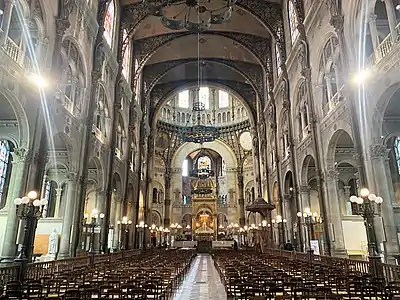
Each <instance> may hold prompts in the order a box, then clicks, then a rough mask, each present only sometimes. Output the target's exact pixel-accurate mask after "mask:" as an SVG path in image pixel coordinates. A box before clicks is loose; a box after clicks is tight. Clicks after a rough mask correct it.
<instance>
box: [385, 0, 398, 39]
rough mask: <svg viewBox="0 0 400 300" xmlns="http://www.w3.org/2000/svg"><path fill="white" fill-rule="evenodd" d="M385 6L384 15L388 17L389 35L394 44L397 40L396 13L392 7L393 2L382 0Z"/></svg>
mask: <svg viewBox="0 0 400 300" xmlns="http://www.w3.org/2000/svg"><path fill="white" fill-rule="evenodd" d="M384 1H385V6H386V14H387V16H388V21H389V28H390V35H391V36H392V42H393V43H396V39H397V30H396V26H397V20H396V13H395V8H394V5H393V0H384Z"/></svg>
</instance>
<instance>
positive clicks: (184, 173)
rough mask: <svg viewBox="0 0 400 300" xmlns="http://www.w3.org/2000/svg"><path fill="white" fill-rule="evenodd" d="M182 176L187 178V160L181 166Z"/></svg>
mask: <svg viewBox="0 0 400 300" xmlns="http://www.w3.org/2000/svg"><path fill="white" fill-rule="evenodd" d="M182 176H183V177H186V176H189V164H188V160H187V159H185V160H184V161H183V164H182Z"/></svg>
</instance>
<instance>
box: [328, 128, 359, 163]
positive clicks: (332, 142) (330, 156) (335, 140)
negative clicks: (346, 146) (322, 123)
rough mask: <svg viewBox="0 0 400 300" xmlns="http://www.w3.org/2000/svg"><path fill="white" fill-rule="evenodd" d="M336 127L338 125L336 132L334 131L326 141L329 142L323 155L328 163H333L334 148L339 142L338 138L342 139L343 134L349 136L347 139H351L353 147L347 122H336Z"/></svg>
mask: <svg viewBox="0 0 400 300" xmlns="http://www.w3.org/2000/svg"><path fill="white" fill-rule="evenodd" d="M338 125H339V126H338V127H339V128H338V129H337V130H336V131H334V132H333V133H332V134H331V135H330V136H329V138H328V139H327V140H328V141H329V143H328V147H327V149H326V153H325V160H326V161H328V162H329V161H332V162H333V161H334V159H335V151H336V147H337V146H338V142H339V140H340V138H341V137H343V135H344V134H346V135H348V136H349V138H350V139H351V142H352V143H353V144H352V146H354V142H353V137H352V134H351V126H350V124H348V123H347V122H345V121H343V120H340V121H339V122H338Z"/></svg>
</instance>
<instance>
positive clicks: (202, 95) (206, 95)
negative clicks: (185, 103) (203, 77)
mask: <svg viewBox="0 0 400 300" xmlns="http://www.w3.org/2000/svg"><path fill="white" fill-rule="evenodd" d="M199 100H200V102H202V103H204V105H205V107H206V109H209V108H210V90H209V88H208V87H201V88H200V91H199Z"/></svg>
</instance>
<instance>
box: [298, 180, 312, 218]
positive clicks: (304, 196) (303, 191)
mask: <svg viewBox="0 0 400 300" xmlns="http://www.w3.org/2000/svg"><path fill="white" fill-rule="evenodd" d="M300 196H301V207H300V208H301V212H303V211H304V209H305V208H306V207H310V208H311V202H310V187H309V186H308V185H301V186H300Z"/></svg>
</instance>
